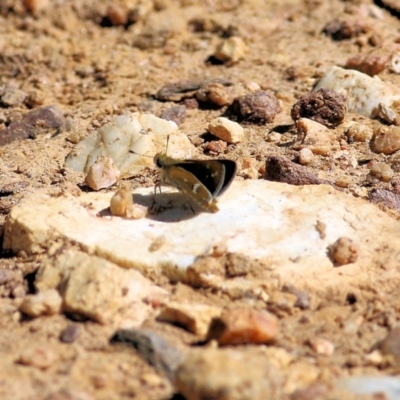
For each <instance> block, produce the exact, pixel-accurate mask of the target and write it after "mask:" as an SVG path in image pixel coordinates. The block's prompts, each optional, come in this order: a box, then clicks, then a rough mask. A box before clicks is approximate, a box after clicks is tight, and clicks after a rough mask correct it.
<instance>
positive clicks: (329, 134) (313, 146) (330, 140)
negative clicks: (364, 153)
mask: <svg viewBox="0 0 400 400" xmlns="http://www.w3.org/2000/svg"><path fill="white" fill-rule="evenodd" d="M296 127H297V130H298V132H299V133H300V134H301V135H303V141H302V144H301V146H302V147H303V148H307V149H309V150H311V151H312V152H313V154H316V155H328V154H330V153H331V152H332V151H334V150H339V142H338V139H337V137H336V135H335V133H334V132H333V131H331V130H330V129H328V128H327V127H326V126H324V125H322V124H320V123H318V122H316V121H313V120H311V119H308V118H301V119H299V120H298V121H297V123H296Z"/></svg>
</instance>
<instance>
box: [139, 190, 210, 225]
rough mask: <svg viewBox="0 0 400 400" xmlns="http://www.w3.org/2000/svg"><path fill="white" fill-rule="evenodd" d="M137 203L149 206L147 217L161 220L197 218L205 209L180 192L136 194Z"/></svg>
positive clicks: (172, 220) (175, 220) (171, 220)
mask: <svg viewBox="0 0 400 400" xmlns="http://www.w3.org/2000/svg"><path fill="white" fill-rule="evenodd" d="M134 201H135V203H137V204H140V205H142V206H145V207H148V209H149V214H148V215H147V217H146V218H148V219H151V220H155V221H161V222H178V221H184V220H188V219H191V218H195V217H196V216H197V215H198V214H200V213H202V212H207V211H204V210H203V209H202V208H201V207H199V206H198V205H197V204H194V203H193V202H191V201H190V200H189V199H188V198H187V196H185V195H184V194H183V193H180V192H176V193H175V192H174V193H165V192H162V193H157V194H156V196H154V193H151V194H146V195H142V194H135V199H134Z"/></svg>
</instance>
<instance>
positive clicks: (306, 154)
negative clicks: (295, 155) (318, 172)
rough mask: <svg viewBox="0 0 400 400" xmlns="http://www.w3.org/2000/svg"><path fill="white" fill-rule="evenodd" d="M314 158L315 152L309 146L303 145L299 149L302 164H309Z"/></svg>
mask: <svg viewBox="0 0 400 400" xmlns="http://www.w3.org/2000/svg"><path fill="white" fill-rule="evenodd" d="M313 159H314V154H313V152H312V151H311V150H310V149H309V148H308V147H303V148H302V149H301V150H300V151H299V163H300V164H301V165H308V164H310V163H311V162H312V161H313Z"/></svg>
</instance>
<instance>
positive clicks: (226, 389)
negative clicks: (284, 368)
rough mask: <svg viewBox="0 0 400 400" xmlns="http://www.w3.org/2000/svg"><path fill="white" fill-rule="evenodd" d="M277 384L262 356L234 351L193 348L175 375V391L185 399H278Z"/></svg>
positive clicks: (274, 371)
mask: <svg viewBox="0 0 400 400" xmlns="http://www.w3.org/2000/svg"><path fill="white" fill-rule="evenodd" d="M280 381H281V376H280V373H279V371H278V370H277V369H276V368H274V367H273V366H272V365H271V364H270V363H269V362H268V360H266V359H265V357H264V356H257V355H255V354H246V353H244V352H240V351H239V350H236V349H213V348H205V349H194V350H192V351H191V352H190V353H189V355H188V356H187V357H186V358H185V360H184V361H183V363H182V364H181V365H180V366H179V367H178V369H177V371H176V376H175V386H176V389H177V390H178V391H179V393H181V394H182V395H183V396H184V398H185V399H187V400H204V399H207V400H265V399H279V398H282V397H281V396H282V393H281V389H280V386H279V384H280Z"/></svg>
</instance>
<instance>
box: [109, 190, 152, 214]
mask: <svg viewBox="0 0 400 400" xmlns="http://www.w3.org/2000/svg"><path fill="white" fill-rule="evenodd" d="M148 211H149V210H148V208H147V207H145V206H142V205H141V204H136V203H134V202H133V195H132V191H131V189H130V188H129V186H128V185H124V186H122V187H121V188H120V189H118V190H117V191H116V193H115V194H114V196H113V197H111V200H110V212H111V214H112V215H115V216H119V217H125V218H131V219H140V218H144V217H145V216H146V215H147V214H148Z"/></svg>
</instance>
